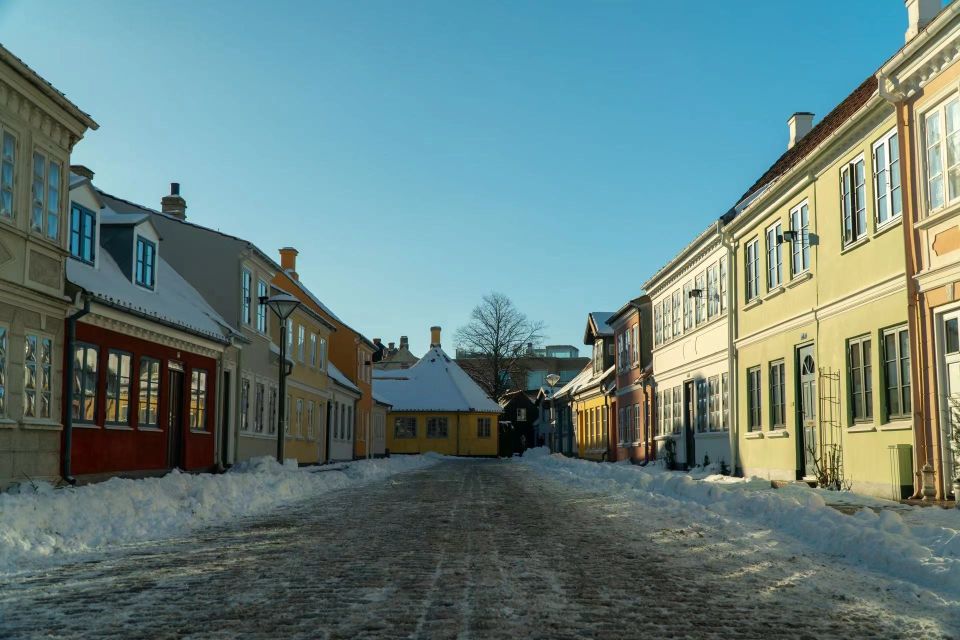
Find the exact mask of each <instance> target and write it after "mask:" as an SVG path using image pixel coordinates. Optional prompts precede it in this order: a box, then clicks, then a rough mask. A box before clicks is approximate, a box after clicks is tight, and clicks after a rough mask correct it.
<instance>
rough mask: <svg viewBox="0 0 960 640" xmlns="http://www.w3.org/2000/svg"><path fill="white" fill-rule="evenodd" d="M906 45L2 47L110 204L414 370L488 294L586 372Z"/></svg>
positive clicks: (884, 5)
mask: <svg viewBox="0 0 960 640" xmlns="http://www.w3.org/2000/svg"><path fill="white" fill-rule="evenodd" d="M905 28H906V11H905V9H904V5H903V2H902V0H847V1H846V2H836V1H835V0H808V1H806V2H802V3H799V2H787V1H760V0H728V1H725V2H716V1H715V0H711V1H707V0H702V1H693V0H691V1H688V2H681V1H674V0H669V1H667V0H659V1H656V2H653V1H649V0H645V1H640V0H637V1H635V2H593V3H591V2H567V1H560V0H552V1H550V2H546V1H542V2H496V1H491V0H483V1H472V2H466V1H456V2H450V1H447V0H437V1H429V2H428V1H410V2H396V1H393V0H390V1H384V0H362V1H358V2H355V1H346V0H344V1H342V2H307V1H302V2H291V1H279V0H274V1H271V2H256V3H255V2H246V1H230V2H228V1H222V2H215V1H212V0H210V1H193V0H167V1H165V2H154V1H146V0H129V1H127V0H125V1H120V0H115V1H112V2H107V1H96V0H90V1H86V2H77V1H76V0H45V1H44V2H38V1H36V0H0V42H2V43H3V45H5V46H6V47H8V48H9V49H10V50H12V51H13V52H14V53H15V54H16V55H18V56H20V57H21V58H23V59H24V60H25V61H26V62H27V63H28V64H29V65H31V66H32V67H33V68H34V69H36V70H37V71H38V72H39V73H40V74H41V75H43V76H44V77H45V78H47V79H48V80H50V81H51V82H52V83H53V84H54V85H55V86H57V87H58V88H59V89H60V90H62V91H63V92H65V93H66V94H67V96H68V97H70V98H71V99H72V100H73V101H74V102H76V103H77V104H78V105H79V106H80V107H81V108H82V109H84V110H85V111H87V112H89V113H90V114H91V115H92V116H93V117H94V119H95V120H97V121H98V122H99V123H100V130H99V131H96V132H93V133H91V134H89V135H88V137H87V138H85V139H84V140H83V141H82V142H81V143H80V144H79V145H78V146H77V148H76V150H75V154H74V161H75V162H80V163H83V164H86V165H88V166H90V167H91V168H92V169H93V170H94V171H95V172H96V182H97V184H98V185H99V186H100V187H101V188H103V189H105V190H107V191H109V192H112V193H114V194H117V195H120V196H123V197H126V198H129V199H132V200H135V201H138V202H141V203H143V204H147V205H152V206H156V207H159V202H160V197H161V196H162V195H164V194H165V193H166V192H167V189H168V185H169V183H170V182H172V181H179V182H181V183H182V185H183V186H182V193H183V195H184V196H185V197H186V199H187V203H188V207H189V209H188V211H187V214H188V218H189V219H190V220H192V221H195V222H197V223H200V224H204V225H208V226H211V227H215V228H219V229H222V230H224V231H228V232H230V233H234V234H237V235H240V236H243V237H245V238H247V239H250V240H252V241H254V242H256V243H257V244H258V245H259V246H260V247H261V248H262V249H263V250H264V251H266V252H267V253H268V254H269V255H272V256H276V250H277V249H278V248H279V247H281V246H284V245H288V244H289V245H294V246H296V247H297V248H298V249H299V250H300V258H299V264H298V267H299V271H300V274H301V277H302V278H303V280H304V281H305V282H306V283H307V284H308V286H310V287H311V288H312V289H313V291H314V292H316V293H317V294H318V295H319V296H320V297H321V298H322V299H323V300H324V301H325V302H327V303H328V304H329V305H330V306H331V307H332V308H333V309H334V310H335V311H336V312H337V313H338V314H339V315H340V316H341V317H343V318H344V319H345V320H346V321H347V322H349V323H350V324H352V325H353V326H354V327H355V328H357V329H358V330H360V331H362V332H364V333H365V334H366V335H367V336H369V337H371V338H373V337H382V338H384V340H397V339H398V338H399V336H400V335H401V334H406V335H409V336H410V339H411V346H412V348H413V349H414V351H415V352H419V351H422V350H424V349H425V348H426V346H427V344H428V342H429V332H428V328H429V327H430V325H432V324H440V325H442V326H443V327H444V329H445V340H444V344H445V346H448V347H452V344H451V343H452V333H453V330H454V329H455V328H456V327H457V326H459V325H461V324H463V323H464V322H466V320H467V318H468V314H469V312H470V310H471V308H472V307H473V306H474V305H475V304H476V303H477V302H478V301H479V299H480V297H481V296H482V295H483V294H484V293H487V292H489V291H491V290H497V291H502V292H504V293H506V294H507V295H509V296H510V297H511V298H512V299H513V300H514V302H515V303H516V305H517V306H518V307H519V308H520V309H521V310H522V311H524V312H526V313H527V314H528V315H529V316H530V317H531V318H533V319H540V320H543V321H544V322H545V323H546V324H547V326H548V331H547V334H548V335H547V337H548V341H549V342H555V343H573V344H577V345H579V344H580V342H581V340H582V335H583V326H584V323H585V316H586V313H587V312H588V311H590V310H614V309H616V308H618V307H619V306H620V305H622V304H623V303H624V302H625V301H626V300H627V299H629V298H631V297H633V296H636V295H637V294H638V293H639V291H640V287H641V284H642V283H643V282H644V281H645V280H646V278H648V277H649V276H650V275H651V274H652V273H653V272H654V271H655V270H656V269H657V268H659V267H660V266H661V265H662V264H663V263H665V262H666V261H667V260H669V259H670V257H671V256H673V255H674V254H675V253H676V252H677V251H679V250H680V249H681V248H682V247H683V246H684V245H685V244H686V243H687V242H688V241H689V240H691V239H692V238H693V237H694V236H695V235H696V234H697V233H698V232H699V231H701V230H702V229H703V228H704V227H705V226H706V225H707V224H708V223H709V222H710V221H711V220H713V219H715V218H716V217H717V216H718V215H719V214H721V213H722V212H724V211H726V210H727V209H728V208H729V207H730V206H731V205H732V204H733V203H734V200H735V199H736V198H737V196H739V195H740V194H741V193H742V192H743V191H744V190H745V189H746V187H747V186H749V185H750V184H751V183H752V182H753V181H754V180H755V179H756V178H757V177H758V176H759V175H760V174H761V173H762V172H763V170H765V169H766V168H767V167H768V166H769V165H770V164H771V163H772V162H773V160H775V159H776V157H777V156H778V155H779V154H780V153H781V152H782V151H783V149H784V148H785V147H786V142H787V125H786V120H787V118H788V117H789V116H790V114H791V113H793V112H794V111H813V112H815V113H816V114H817V119H818V120H819V118H820V117H821V116H823V115H824V114H825V113H826V112H827V111H828V110H829V109H830V108H831V107H832V106H833V105H835V104H836V103H837V102H838V101H840V100H841V99H842V98H843V97H845V96H846V95H847V93H849V92H850V91H851V90H852V89H853V88H854V87H856V86H857V85H858V84H859V83H860V82H861V81H862V80H863V79H864V78H865V77H866V76H867V75H868V74H869V73H871V72H873V71H874V70H876V69H877V68H878V67H879V66H880V64H881V63H882V62H883V61H884V60H885V59H886V58H887V57H888V56H889V55H891V54H892V53H893V52H895V51H896V50H897V48H898V47H900V46H901V45H902V43H903V32H904V30H905ZM197 268H202V265H201V264H198V265H197Z"/></svg>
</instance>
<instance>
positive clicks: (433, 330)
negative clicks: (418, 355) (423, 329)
mask: <svg viewBox="0 0 960 640" xmlns="http://www.w3.org/2000/svg"><path fill="white" fill-rule="evenodd" d="M439 346H440V327H437V326H433V327H430V348H431V349H433V348H434V347H439Z"/></svg>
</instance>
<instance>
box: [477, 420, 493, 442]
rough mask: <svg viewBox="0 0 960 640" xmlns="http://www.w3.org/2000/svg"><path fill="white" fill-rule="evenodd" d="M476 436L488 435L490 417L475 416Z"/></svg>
mask: <svg viewBox="0 0 960 640" xmlns="http://www.w3.org/2000/svg"><path fill="white" fill-rule="evenodd" d="M477 437H478V438H489V437H490V418H477Z"/></svg>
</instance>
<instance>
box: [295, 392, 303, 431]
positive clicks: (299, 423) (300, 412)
mask: <svg viewBox="0 0 960 640" xmlns="http://www.w3.org/2000/svg"><path fill="white" fill-rule="evenodd" d="M296 436H297V437H298V438H302V437H303V399H302V398H297V433H296Z"/></svg>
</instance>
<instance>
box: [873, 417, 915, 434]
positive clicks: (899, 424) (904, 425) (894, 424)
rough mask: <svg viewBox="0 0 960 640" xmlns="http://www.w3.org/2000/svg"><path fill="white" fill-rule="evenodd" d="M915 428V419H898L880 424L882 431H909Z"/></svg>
mask: <svg viewBox="0 0 960 640" xmlns="http://www.w3.org/2000/svg"><path fill="white" fill-rule="evenodd" d="M912 429H913V420H911V419H909V418H907V419H897V420H892V421H890V422H888V423H886V424H882V425H880V429H879V430H880V431H908V430H912Z"/></svg>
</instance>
